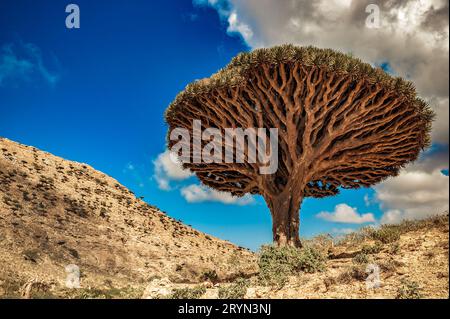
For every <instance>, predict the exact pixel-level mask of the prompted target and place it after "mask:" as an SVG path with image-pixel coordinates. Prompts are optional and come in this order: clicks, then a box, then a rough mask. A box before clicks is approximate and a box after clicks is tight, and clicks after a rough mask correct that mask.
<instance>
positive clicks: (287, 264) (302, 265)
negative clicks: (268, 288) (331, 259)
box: [258, 245, 326, 287]
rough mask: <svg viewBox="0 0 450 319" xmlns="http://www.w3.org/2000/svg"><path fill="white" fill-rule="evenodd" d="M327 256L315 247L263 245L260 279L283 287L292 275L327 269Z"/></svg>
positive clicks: (263, 282)
mask: <svg viewBox="0 0 450 319" xmlns="http://www.w3.org/2000/svg"><path fill="white" fill-rule="evenodd" d="M325 261H326V257H325V256H324V255H323V254H322V253H320V252H319V251H318V250H317V249H315V248H313V247H305V248H301V249H299V248H295V247H276V246H273V245H267V246H262V247H261V252H260V256H259V261H258V265H259V268H260V273H259V280H260V282H261V283H262V284H264V285H274V286H278V287H282V286H283V285H284V284H285V283H286V282H287V279H288V276H290V275H296V274H298V273H299V272H301V271H303V272H307V273H314V272H317V271H323V270H325V266H326V264H325Z"/></svg>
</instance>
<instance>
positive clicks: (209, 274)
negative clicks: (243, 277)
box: [201, 270, 219, 283]
mask: <svg viewBox="0 0 450 319" xmlns="http://www.w3.org/2000/svg"><path fill="white" fill-rule="evenodd" d="M201 279H202V280H209V281H210V282H212V283H216V282H218V281H219V276H218V275H217V272H216V271H215V270H208V271H205V272H204V273H203V274H202V276H201Z"/></svg>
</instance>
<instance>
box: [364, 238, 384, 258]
mask: <svg viewBox="0 0 450 319" xmlns="http://www.w3.org/2000/svg"><path fill="white" fill-rule="evenodd" d="M382 250H383V244H382V243H381V242H379V241H377V242H375V245H373V246H370V245H364V246H363V247H362V248H361V253H364V254H366V255H372V254H378V253H379V252H381V251H382Z"/></svg>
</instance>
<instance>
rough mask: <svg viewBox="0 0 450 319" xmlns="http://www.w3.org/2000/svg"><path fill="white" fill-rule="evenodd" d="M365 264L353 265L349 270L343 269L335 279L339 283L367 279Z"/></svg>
mask: <svg viewBox="0 0 450 319" xmlns="http://www.w3.org/2000/svg"><path fill="white" fill-rule="evenodd" d="M365 268H366V266H365V265H358V266H353V267H351V268H350V269H349V270H347V271H344V272H343V273H341V274H340V275H339V276H338V277H337V278H336V281H337V282H338V283H341V284H349V283H351V282H352V281H353V280H357V281H364V280H366V279H367V275H368V274H367V273H366V269H365Z"/></svg>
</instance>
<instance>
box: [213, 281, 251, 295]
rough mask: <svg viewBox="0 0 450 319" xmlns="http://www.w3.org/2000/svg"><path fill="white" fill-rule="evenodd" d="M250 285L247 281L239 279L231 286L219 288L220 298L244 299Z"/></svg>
mask: <svg viewBox="0 0 450 319" xmlns="http://www.w3.org/2000/svg"><path fill="white" fill-rule="evenodd" d="M249 285H250V283H249V281H248V280H247V279H244V278H239V279H237V280H236V281H235V282H234V283H232V284H231V285H228V286H223V287H220V288H219V298H221V299H242V298H244V296H245V293H246V292H247V288H248V286H249Z"/></svg>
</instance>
